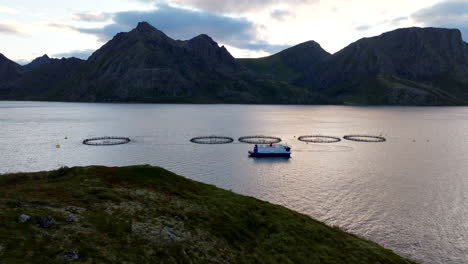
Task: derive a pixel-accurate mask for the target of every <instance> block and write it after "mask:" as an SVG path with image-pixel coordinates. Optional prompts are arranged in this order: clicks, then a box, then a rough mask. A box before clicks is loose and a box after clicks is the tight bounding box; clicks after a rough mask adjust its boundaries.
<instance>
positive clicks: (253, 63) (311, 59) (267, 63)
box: [238, 41, 331, 82]
mask: <svg viewBox="0 0 468 264" xmlns="http://www.w3.org/2000/svg"><path fill="white" fill-rule="evenodd" d="M329 57H331V55H330V53H328V52H326V51H325V50H324V49H322V47H321V46H320V45H319V44H318V43H317V42H315V41H307V42H304V43H301V44H299V45H296V46H294V47H291V48H288V49H285V50H283V51H281V52H279V53H277V54H275V55H271V56H268V57H264V58H258V59H238V62H239V63H241V64H242V65H244V66H245V67H247V68H249V69H251V70H254V71H255V72H257V73H260V74H263V75H266V76H268V77H269V78H272V79H278V80H282V81H287V82H294V81H295V80H296V79H297V78H299V77H301V76H302V75H303V74H311V69H313V68H314V67H315V66H316V65H318V64H320V63H323V62H324V61H325V60H327V59H328V58H329Z"/></svg>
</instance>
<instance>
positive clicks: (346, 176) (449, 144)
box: [0, 102, 468, 263]
mask: <svg viewBox="0 0 468 264" xmlns="http://www.w3.org/2000/svg"><path fill="white" fill-rule="evenodd" d="M355 133H358V134H374V135H380V134H382V135H385V136H386V137H387V142H385V143H359V142H351V141H342V142H340V143H335V144H330V145H327V144H306V143H303V142H299V141H297V140H296V137H297V136H300V135H307V134H324V135H333V136H343V135H345V134H355ZM212 134H216V135H227V136H231V137H234V138H237V137H239V136H245V135H255V134H264V135H274V136H279V137H281V138H283V141H285V142H287V143H288V144H290V145H291V146H292V148H293V156H292V158H291V159H290V160H282V159H280V160H278V159H276V160H275V159H273V160H271V159H252V158H248V157H247V151H248V150H249V149H250V147H251V146H249V145H246V144H229V145H216V146H209V145H195V144H192V143H190V142H189V139H190V138H191V137H194V136H200V135H212ZM106 135H115V136H128V137H131V138H132V139H133V141H132V142H131V143H130V144H128V145H122V146H112V147H92V146H85V145H82V144H81V141H82V140H83V139H85V138H88V137H94V136H106ZM66 138H67V139H66ZM0 140H1V143H0V173H7V172H18V171H38V170H49V169H55V168H58V167H59V166H65V165H66V166H82V165H93V164H97V165H109V166H117V165H118V166H121V165H134V164H152V165H157V166H161V167H164V168H167V169H169V170H172V171H174V172H176V173H178V174H181V175H184V176H186V177H188V178H192V179H195V180H198V181H202V182H205V183H210V184H215V185H217V186H219V187H222V188H225V189H231V190H233V191H235V192H238V193H241V194H246V195H250V196H254V197H257V198H260V199H263V200H267V201H270V202H273V203H278V204H281V205H285V206H287V207H289V208H291V209H294V210H297V211H300V212H302V213H305V214H308V215H311V216H313V217H315V218H317V219H319V220H321V221H324V222H326V223H327V224H329V225H337V226H340V227H341V228H343V229H344V230H347V231H349V232H352V233H354V234H357V235H359V236H362V237H365V238H368V239H371V240H373V241H376V242H378V243H380V244H381V245H383V246H385V247H388V248H390V249H393V250H394V251H396V252H397V253H399V254H401V255H403V256H406V257H410V258H413V259H415V260H419V261H421V262H424V263H468V173H467V172H468V108H465V107H437V108H429V107H427V108H419V107H345V106H247V105H144V104H78V103H44V102H0ZM56 145H60V148H56Z"/></svg>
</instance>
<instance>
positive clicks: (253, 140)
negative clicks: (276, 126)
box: [238, 136, 281, 144]
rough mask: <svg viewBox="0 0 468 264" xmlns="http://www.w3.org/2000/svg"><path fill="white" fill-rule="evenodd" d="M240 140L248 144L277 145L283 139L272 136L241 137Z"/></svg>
mask: <svg viewBox="0 0 468 264" xmlns="http://www.w3.org/2000/svg"><path fill="white" fill-rule="evenodd" d="M238 140H239V142H242V143H247V144H276V143H280V142H281V138H279V137H270V136H246V137H240V138H239V139H238Z"/></svg>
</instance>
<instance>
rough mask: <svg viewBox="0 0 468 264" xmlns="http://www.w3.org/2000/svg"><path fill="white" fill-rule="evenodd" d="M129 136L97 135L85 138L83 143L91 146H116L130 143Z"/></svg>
mask: <svg viewBox="0 0 468 264" xmlns="http://www.w3.org/2000/svg"><path fill="white" fill-rule="evenodd" d="M130 141H131V140H130V138H128V137H96V138H88V139H85V140H83V144H85V145H89V146H115V145H123V144H127V143H130Z"/></svg>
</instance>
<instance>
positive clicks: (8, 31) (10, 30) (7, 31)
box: [0, 24, 22, 35]
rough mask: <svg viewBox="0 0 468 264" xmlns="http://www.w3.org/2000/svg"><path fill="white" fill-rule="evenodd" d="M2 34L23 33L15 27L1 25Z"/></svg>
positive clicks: (0, 31)
mask: <svg viewBox="0 0 468 264" xmlns="http://www.w3.org/2000/svg"><path fill="white" fill-rule="evenodd" d="M0 33H4V34H14V35H22V33H21V32H20V31H18V30H17V29H16V28H15V27H14V26H11V25H7V24H0Z"/></svg>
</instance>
